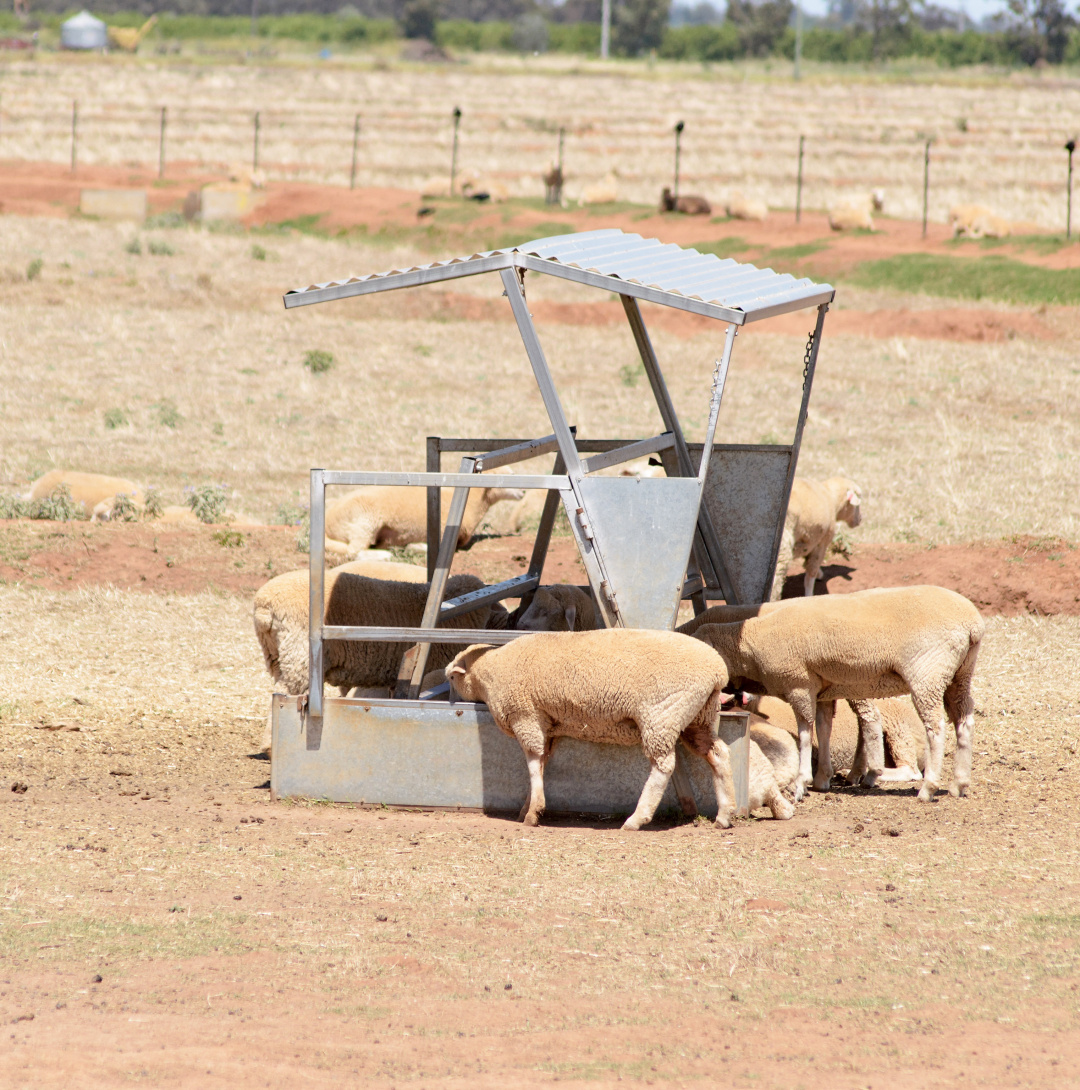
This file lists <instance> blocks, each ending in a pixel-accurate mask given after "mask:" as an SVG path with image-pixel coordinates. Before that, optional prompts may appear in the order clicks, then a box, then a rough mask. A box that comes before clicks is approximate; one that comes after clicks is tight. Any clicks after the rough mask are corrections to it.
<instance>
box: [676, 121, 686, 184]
mask: <svg viewBox="0 0 1080 1090" xmlns="http://www.w3.org/2000/svg"><path fill="white" fill-rule="evenodd" d="M685 128H686V122H685V121H676V122H675V199H676V200H678V199H679V152H680V151H681V150H682V132H683V129H685Z"/></svg>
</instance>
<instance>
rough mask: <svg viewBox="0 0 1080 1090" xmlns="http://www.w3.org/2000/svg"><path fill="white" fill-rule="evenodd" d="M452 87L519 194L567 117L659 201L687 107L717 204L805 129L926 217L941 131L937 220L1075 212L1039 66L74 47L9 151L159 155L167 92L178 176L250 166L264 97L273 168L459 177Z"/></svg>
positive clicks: (123, 158) (624, 183)
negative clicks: (986, 69)
mask: <svg viewBox="0 0 1080 1090" xmlns="http://www.w3.org/2000/svg"><path fill="white" fill-rule="evenodd" d="M74 102H77V103H78V116H77V125H73V108H72V107H73V103H74ZM454 105H459V106H460V107H461V108H462V111H463V116H462V120H461V126H460V137H459V139H460V149H459V158H458V167H459V174H461V175H462V176H464V175H466V174H469V173H472V174H475V175H477V176H479V177H481V178H483V179H485V180H486V181H488V182H497V183H499V184H500V185H501V186H503V187H505V189H506V191H507V192H508V193H509V195H511V196H521V197H526V196H528V197H541V196H542V195H543V192H544V188H543V183H542V180H541V178H542V175H543V173H544V171H545V170H546V169H547V168H548V167H549V165H550V164H551V162H552V161H554V159H555V158H556V156H557V151H558V130H559V129H560V128H564V129H565V133H566V141H565V152H564V156H565V170H566V176H567V181H566V186H565V189H564V192H565V195H566V197H567V199H569V200H571V201H573V200H575V199H577V198H578V197H579V196H580V194H581V192H582V190H583V189H584V188H585V187H587V186H589V185H593V184H595V183H597V182H599V181H601V180H604V179H608V180H609V181H610V182H612V183H613V187H614V191H615V193H616V194H617V197H618V199H620V200H625V201H631V202H635V203H642V204H653V203H655V202H656V201H657V199H658V197H659V194H660V189H661V188H662V187H663V186H664V185H668V184H670V182H671V176H672V171H673V156H674V135H673V127H674V124H675V122H676V121H677V120H684V121H685V126H686V127H685V131H684V133H683V135H682V148H681V156H682V158H681V167H680V175H681V180H680V188H681V190H682V192H684V193H690V192H696V193H701V194H703V195H704V196H706V197H707V198H709V199H710V200H711V201H712V202H713V204H714V207H716V208H718V209H722V207H723V204H724V202H725V200H726V199H727V198H729V197H730V196H732V195H733V194H735V193H740V194H742V195H743V196H746V197H750V198H757V199H761V200H764V201H765V202H766V203H767V204H768V205H769V206H770V207H772V208H794V206H795V203H796V191H795V186H796V176H797V172H798V152H799V138H800V136H803V137H804V138H805V139H804V159H803V168H802V169H803V188H802V207H803V208H804V209H814V208H827V207H829V206H830V205H833V204H835V203H838V202H842V201H844V200H845V199H847V198H849V197H851V196H853V195H855V194H866V193H869V192H870V191H871V190H874V189H882V190H884V191H885V194H886V204H885V211H886V213H887V214H889V215H893V216H897V217H900V218H904V219H912V220H918V219H919V218H920V217H921V216H922V212H923V207H922V200H923V182H924V169H923V168H924V161H923V155H924V146H925V141H926V140H928V139H932V140H933V144H932V152H931V155H932V163H931V168H930V189H929V218H930V220H931V221H932V222H933V221H937V222H941V221H943V220H944V219H945V218H946V215H947V212H948V209H949V207H950V206H952V205H954V204H957V203H973V202H974V203H980V204H985V205H987V206H988V207H990V208H991V209H992V210H993V211H994V212H996V213H997V214H999V215H1001V216H1004V217H1006V218H1008V219H1011V220H1013V221H1021V222H1026V223H1031V224H1032V225H1037V226H1038V227H1041V228H1043V229H1048V230H1064V227H1065V215H1066V177H1067V174H1066V153H1065V151H1064V150H1063V149H1064V144H1065V141H1066V139H1068V138H1069V137H1070V136H1073V135H1074V133H1073V131H1072V129H1070V126H1072V128H1076V127H1077V126H1078V125H1080V87H1071V86H1065V87H1062V86H1060V85H1059V86H1056V87H1050V86H1046V87H1044V86H1041V85H1040V84H1039V83H1038V81H1034V82H1032V83H1030V84H1028V85H1024V86H1021V87H1019V88H1018V87H1015V86H1011V85H1001V86H995V85H991V86H988V87H975V86H967V85H964V84H906V85H905V84H891V83H884V82H882V83H862V84H859V83H854V82H836V83H833V84H820V85H815V84H810V83H804V84H800V85H794V84H791V83H788V82H786V81H780V80H777V81H773V82H766V81H762V82H759V83H752V82H749V81H747V82H746V83H742V84H739V83H731V82H728V83H724V82H722V81H720V80H714V79H704V78H698V79H689V78H688V79H685V80H681V81H676V80H670V79H665V80H659V79H658V80H655V81H650V80H646V79H629V78H625V77H624V78H619V77H609V76H587V77H586V76H577V75H575V74H572V73H569V74H567V75H565V76H562V75H556V76H550V77H541V76H538V75H533V74H528V75H515V74H512V73H498V74H484V73H475V74H474V73H465V72H452V73H445V72H428V71H420V72H416V71H413V72H404V71H393V70H390V71H338V72H327V71H326V70H318V71H307V70H302V71H299V72H296V71H290V70H281V69H273V68H267V69H253V68H246V67H233V68H215V69H208V70H191V69H179V68H176V69H174V68H168V67H162V68H154V67H150V66H148V67H146V68H142V67H135V66H124V67H120V66H116V67H115V68H113V67H110V66H90V65H73V64H67V65H64V66H57V68H56V69H55V70H54V71H51V72H50V71H42V70H41V68H40V66H35V65H33V64H29V63H28V64H25V65H17V64H13V65H9V66H8V68H7V69H6V70H5V71H4V72H3V76H2V78H0V161H2V160H8V161H12V160H15V161H19V160H21V161H34V162H51V163H68V162H69V161H70V159H71V156H72V151H73V142H74V143H76V144H77V149H76V150H77V161H78V163H79V164H82V165H87V166H89V165H101V164H108V165H114V166H131V167H135V166H138V167H152V168H155V169H156V168H157V166H158V162H159V156H160V155H161V151H162V142H161V137H162V123H161V108H162V107H163V106H164V107H167V121H166V125H165V144H164V152H165V155H164V160H165V173H166V175H167V176H168V174H169V173H170V170H171V171H172V172H173V173H174V174H175V175H179V174H181V173H183V171H184V170H185V169H193V168H197V169H204V170H206V171H209V172H214V171H217V170H220V171H224V170H225V169H227V168H229V167H230V166H232V165H241V166H243V165H247V166H250V165H251V164H252V162H253V159H254V153H255V147H254V145H255V117H256V114H258V119H259V121H258V144H259V148H258V162H259V166H260V167H261V168H262V169H263V170H265V172H266V174H267V176H268V178H269V179H271V180H291V181H301V182H315V183H323V184H330V185H340V186H348V185H350V183H351V182H352V181H354V180H355V184H356V185H360V186H393V187H400V188H404V189H413V190H415V189H421V188H424V187H425V185H429V184H430V183H431V181H432V180H433V179H440V178H441V179H448V177H449V173H450V156H451V141H452V136H453V129H452V122H451V110H452V108H453V106H454ZM358 115H359V117H360V119H361V121H360V123H361V131H360V135H359V139H358V140H357V139H356V118H357V116H358ZM354 140H355V141H356V143H355V147H356V158H355V167H354V160H353V149H354Z"/></svg>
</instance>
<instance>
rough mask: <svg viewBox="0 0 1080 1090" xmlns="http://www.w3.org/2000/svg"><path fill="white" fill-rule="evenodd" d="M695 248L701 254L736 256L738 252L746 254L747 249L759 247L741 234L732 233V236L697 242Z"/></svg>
mask: <svg viewBox="0 0 1080 1090" xmlns="http://www.w3.org/2000/svg"><path fill="white" fill-rule="evenodd" d="M694 249H695V250H697V252H698V253H699V254H716V256H717V257H734V256H735V255H736V254H744V253H746V251H747V250H754V249H757V247H756V246H751V245H750V243H749V242H747V241H746V239H744V238H743V237H742V236H741V235H732V236H731V237H730V238H718V239H717V240H716V241H715V242H695V243H694Z"/></svg>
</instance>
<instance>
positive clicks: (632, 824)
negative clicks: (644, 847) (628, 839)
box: [622, 817, 641, 833]
mask: <svg viewBox="0 0 1080 1090" xmlns="http://www.w3.org/2000/svg"><path fill="white" fill-rule="evenodd" d="M622 827H623V829H624V830H625V829H629V830H630V831H631V832H635V833H636V832H637V831H638V830H639V829H640V828H641V823H640V822H637V821H635V820H634V819H633V818H632V817H628V818H627V819H626V820H625V821H624V822H623V826H622Z"/></svg>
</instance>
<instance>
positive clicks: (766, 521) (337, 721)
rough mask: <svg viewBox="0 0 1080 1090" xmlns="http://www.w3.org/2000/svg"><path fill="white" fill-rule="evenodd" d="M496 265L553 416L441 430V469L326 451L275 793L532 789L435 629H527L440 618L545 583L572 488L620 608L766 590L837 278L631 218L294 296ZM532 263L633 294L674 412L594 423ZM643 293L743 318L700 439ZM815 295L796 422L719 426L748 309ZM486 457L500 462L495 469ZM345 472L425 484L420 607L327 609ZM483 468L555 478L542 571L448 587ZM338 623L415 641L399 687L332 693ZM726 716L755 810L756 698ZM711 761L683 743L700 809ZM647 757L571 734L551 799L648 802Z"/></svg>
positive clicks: (720, 365) (574, 516)
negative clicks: (750, 715)
mask: <svg viewBox="0 0 1080 1090" xmlns="http://www.w3.org/2000/svg"><path fill="white" fill-rule="evenodd" d="M490 272H497V273H498V274H499V276H500V278H501V280H502V284H503V287H504V290H505V294H506V296H507V298H508V299H509V303H510V307H511V310H512V313H513V315H514V318H515V321H516V323H517V326H518V330H519V333H520V335H521V338H522V341H523V344H524V347H525V351H526V354H527V357H528V360H529V363H530V365H531V368H532V372H533V376H534V378H535V380H536V383H537V386H538V388H539V392H540V395H541V397H542V399H543V402H544V406H545V409H546V411H547V415H548V418H549V420H550V423H551V427H552V432H551V434H550V435H547V436H544V437H542V438H536V439H523V440H505V439H503V440H496V439H445V438H431V439H429V440H428V451H427V472H424V473H375V472H359V471H344V470H326V469H313V470H312V471H311V554H310V608H309V623H310V633H309V637H310V673H309V678H310V692H309V695H308V698H307V700H306V701H304V700H303V698H301V700H299V701H296V700H291V701H290V700H289V699H288V698H286V697H282V696H275V697H274V706H273V721H274V732H273V772H272V777H271V783H272V787H273V790H274V792H275V794H276V795H278V796H281V795H314V796H318V797H326V798H331V799H336V800H339V801H365V802H385V803H388V804H389V803H393V804H402V805H428V806H476V807H483V808H487V809H512V808H516V807H517V806H518V805H520V802H521V800H522V799H523V798H524V797H525V794H526V792H527V779H526V776H525V768H524V762H523V761H522V759H521V756H520V751H519V750H518V749H517V747H516V746H515V745H514V743H513V742H512V741H511V740H509V739H507V738H505V737H504V736H502V735H501V734H500V733H499V732H498V731H497V730H496V729H495V727H494V723H493V721H492V720H491V717H490V715H488V713H487V710H486V708H484V706H483V705H471V704H464V703H461V702H458V703H451V702H450V701H448V700H440V699H437V694H435V693H433V692H430V691H429V692H425V693H421V691H420V688H421V682H422V679H423V676H424V673H425V668H426V665H427V661H428V654H429V650H430V647H431V645H432V643H434V642H438V643H440V644H444V643H460V644H469V643H492V644H494V643H505V642H508V641H509V640H512V639H515V638H517V637H518V636H519V635H523V634H524V633H521V632H517V631H512V630H511V631H505V630H504V631H491V630H487V629H460V628H459V629H443V628H439V627H438V626H439V624H440V622H441V621H445V620H449V619H451V618H453V617H456V616H458V615H460V614H463V613H467V612H470V611H472V610H474V609H476V608H477V607H479V606H481V605H483V604H490V603H494V602H498V601H501V600H503V599H508V598H515V599H522V600H523V601H524V602H525V603H526V604H527V603H528V601H529V600H530V599H531V596H532V595H533V593H534V592H535V591H536V589H537V587H538V586H539V585H540V582H541V579H542V576H543V569H544V561H545V558H546V555H547V550H548V546H549V543H550V539H551V533H552V528H553V525H554V521H555V516H556V513H557V510H558V506H559V504H560V503H562V505H563V508H564V510H565V512H566V515H567V518H568V520H569V523H570V528H571V532H572V534H573V537H574V540H575V542H576V544H577V547H578V551H579V553H580V556H581V560H582V563H583V565H584V568H585V572H586V575H587V578H588V581H589V588H590V590H591V591H592V595H593V598H594V600H595V602H596V605H597V608H598V612H599V615H600V619H601V622H602V623H603V625H604V626H606V627H609V628H614V627H625V628H657V629H671V628H673V627H674V625H675V621H676V617H677V614H678V610H679V605H680V603H681V602H682V601H683V600H684V599H689V600H691V601H692V602H693V604H694V609H695V612H701V611H702V610H703V609H704V608H705V603H706V600H707V599H710V598H711V599H723V600H725V601H727V602H731V603H746V602H760V601H764V600H766V599H767V598H768V597H769V593H770V591H771V588H772V584H773V577H774V568H775V564H776V558H777V553H778V550H779V546H780V538H781V534H782V532H783V527H784V513H785V510H786V507H787V501H788V496H789V493H790V490H791V483H792V479H793V477H794V474H795V468H796V464H797V461H798V454H799V445H800V442H801V438H802V431H803V427H804V424H805V421H806V414H807V408H808V404H809V397H810V390H811V386H812V383H813V375H814V366H815V363H816V359H817V352H818V347H819V345H820V342H821V335H822V327H823V323H824V318H825V312H826V310H827V309H828V306H829V303H830V302H831V301H832V299H833V295H834V292H833V289H832V288H831V287H830V286H829V285H819V284H814V283H812V282H811V281H809V280H805V279H803V280H796V279H795V278H794V277H792V276H788V275H780V274H777V273H775V272H773V271H772V270H771V269H757V268H755V267H754V266H752V265H745V264H740V263H738V262H735V261H733V260H731V259H725V260H721V259H719V258H717V257H715V256H714V255H710V254H699V253H698V252H697V251H695V250H685V249H682V248H680V247H678V246H675V245H662V244H661V243H659V242H658V241H656V240H651V239H643V238H641V237H640V236H638V235H630V234H624V233H623V232H622V231H619V230H601V231H591V232H586V233H584V234H577V235H566V236H557V237H553V238H547V239H540V240H537V241H535V242H531V243H528V244H525V245H523V246H519V247H515V248H512V249H506V250H496V251H492V252H489V253H483V254H476V255H473V256H471V257H466V258H460V259H455V260H452V261H445V262H437V263H435V264H432V265H427V266H422V267H415V268H411V269H404V270H395V271H392V272H388V273H381V274H375V275H371V276H364V277H352V278H349V279H347V280H341V281H336V282H330V283H325V284H315V285H312V286H310V287H308V288H305V289H302V290H299V291H294V292H290V293H288V294H287V295H286V296H285V305H286V307H289V308H292V307H296V306H303V305H307V304H311V303H322V302H329V301H332V300H336V299H343V298H348V297H351V296H357V295H367V294H372V293H375V292H381V291H387V290H393V289H397V288H404V287H413V286H418V285H422V284H430V283H438V282H441V281H445V280H449V279H454V278H457V277H462V276H473V275H477V274H481V273H490ZM529 272H535V273H544V274H547V275H553V276H557V277H561V278H563V279H567V280H571V281H575V282H577V283H579V284H583V285H586V286H589V287H594V288H600V289H602V290H606V291H612V292H615V293H616V294H618V296H619V298H620V300H621V301H622V305H623V308H624V310H625V313H626V316H627V320H628V322H629V325H630V329H631V331H632V333H633V336H634V340H635V343H636V345H637V349H638V352H639V354H640V356H641V360H642V364H643V366H644V369H645V373H646V375H647V376H648V379H649V384H650V387H651V390H652V394H653V397H654V399H655V401H656V405H657V408H658V410H659V413H660V417H661V420H662V421H663V424H664V428H665V431H664V432H663V433H662V434H660V435H656V436H652V437H648V438H644V439H640V440H625V439H616V440H600V441H598V440H591V441H590V440H584V439H580V440H579V439H578V438H577V436H576V431H575V429H574V428H572V427H571V426H570V424H569V422H568V421H567V418H566V415H565V412H564V410H563V406H562V402H561V399H560V397H559V394H558V391H557V390H556V388H555V383H554V380H553V378H552V373H551V370H550V368H549V366H548V363H547V360H546V357H545V355H544V351H543V348H542V346H541V344H540V339H539V336H538V334H537V331H536V328H535V326H534V325H533V321H532V317H531V315H530V314H529V310H528V307H527V305H526V299H525V277H526V274H527V273H529ZM639 300H646V301H648V302H651V303H659V304H661V305H666V306H672V307H677V308H678V309H681V310H685V311H690V312H691V313H695V314H701V315H705V316H708V317H713V318H716V319H718V320H720V321H722V322H724V323H726V331H725V336H724V341H723V348H722V351H721V355H720V359H719V361H718V362H717V364H716V368H715V370H714V374H713V382H712V390H711V396H710V403H709V414H708V423H707V426H706V429H705V436H704V442H702V443H700V444H692V443H688V442H687V440H686V436H685V434H684V431H683V428H682V426H681V423H680V421H679V418H678V415H677V413H676V411H675V406H674V403H673V401H672V398H671V396H670V394H669V392H668V388H667V384H666V381H665V379H664V375H663V372H662V370H661V367H660V362H659V359H658V357H657V355H656V352H655V351H654V349H653V345H652V342H651V340H650V338H649V334H648V331H647V329H646V326H645V322H644V319H643V317H642V313H641V309H640V307H639V305H638V301H639ZM809 307H815V308H816V310H817V315H816V322H815V324H814V328H813V330H812V331H811V333H810V335H809V338H808V341H807V346H806V352H805V355H804V357H803V360H802V361H801V362H802V364H803V382H802V390H801V399H800V404H799V408H798V416H797V422H796V425H795V432H794V436H793V437H792V440H791V442H790V443H787V444H717V443H714V438H715V432H716V426H717V418H718V414H719V410H720V404H721V399H722V397H723V391H724V385H725V382H726V378H727V374H728V369H729V366H730V363H731V357H732V350H733V347H734V343H735V337H736V333H737V331H738V329H739V327H740V326H742V325H744V324H746V323H747V322H751V321H758V320H762V319H765V318H768V317H771V316H774V315H778V314H785V313H788V312H791V311H795V310H800V309H805V308H809ZM444 453H460V454H464V455H465V456H464V457H463V458H462V461H461V465H460V467H459V469H458V471H457V472H456V473H451V472H443V471H442V455H443V454H444ZM546 454H553V455H554V463H553V465H552V469H551V472H550V473H548V474H528V475H526V474H505V473H504V474H500V473H499V472H498V471H499V470H500V469H502V468H504V467H506V466H510V465H513V464H515V463H518V462H522V461H525V460H527V459H532V458H536V457H539V456H542V455H546ZM650 454H655V455H658V456H659V457H660V458H661V460H662V462H663V464H664V468H665V471H666V476H664V477H658V478H638V477H612V476H598V475H597V474H598V473H599V472H600V471H601V470H604V469H608V468H611V467H613V466H616V465H619V464H621V463H625V462H627V461H630V460H632V459H636V458H640V457H643V456H645V455H650ZM586 456H587V457H586ZM481 472H484V476H483V477H479V476H478V474H480V473H481ZM333 485H352V486H365V485H406V486H412V487H421V488H427V490H428V509H427V510H428V575H429V578H430V589H429V593H428V597H427V602H426V606H425V610H424V615H423V619H422V621H421V624H420V626H419V627H416V628H412V627H393V626H386V627H375V626H348V625H326V624H324V620H323V619H324V563H325V511H326V488H327V486H333ZM474 487H494V488H498V487H507V488H521V489H539V490H543V491H545V492H546V493H547V496H546V499H545V504H544V508H543V513H542V515H541V518H540V524H539V527H538V529H537V532H536V539H535V542H534V545H533V551H532V556H531V559H530V562H529V567H528V571H527V572H526V573H525V574H523V575H516V576H513V577H511V578H508V579H505V580H503V581H500V582H498V583H495V584H494V585H492V586H488V587H485V588H483V589H482V590H478V591H475V592H472V593H470V594H466V595H462V596H460V597H458V598H452V599H449V600H446V599H445V591H446V586H447V581H448V579H449V575H450V569H451V565H452V563H453V560H454V554H455V551H456V547H457V541H458V534H459V531H460V527H461V523H462V519H463V516H464V513H465V505H466V502H467V500H468V496H469V491H470V489H471V488H474ZM443 488H451V489H453V495H452V498H451V500H450V503H449V505H448V510H447V512H446V521H445V526H444V527H443V528H442V530H441V532H440V522H441V518H442V503H441V489H443ZM436 634H437V636H438V638H437V640H436V639H435V636H436ZM326 640H360V641H379V642H396V643H407V644H411V645H413V646H412V648H411V649H410V650H409V651H408V652H407V653H406V654H405V655H404V656H403V658H402V663H401V669H400V672H399V675H398V680H397V686H396V689H395V691H394V694H393V696H392V697H387V698H385V699H382V698H379V699H374V698H364V699H363V700H355V699H345V698H343V699H340V700H336V699H331V700H325V699H324V694H323V684H324V676H325V667H324V641H326ZM718 729H719V730H720V731H721V733H722V735H724V736H725V738H726V740H729V741H730V742H731V743H732V744H733V750H732V758H733V761H732V765H733V771H734V773H735V787H736V798H737V801H738V803H739V806H740V808H742V809H744V810H745V807H746V799H747V782H748V779H747V748H746V740H745V734H746V716H745V715H744V714H742V713H726V714H725V715H723V716H721V723H720V724H719V725H718ZM615 751H618V752H615ZM436 754H437V759H436V758H435V755H436ZM697 764H701V762H692V763H691V764H690V765H689V766H688V765H687V763H686V760H685V757H680V765H679V769H678V771H677V775H676V777H675V779H674V788H675V791H674V794H675V796H676V797H677V799H678V802H679V804H680V805H681V807H682V808H683V810H684V811H686V810H690V809H691V808H695V810H696V801H695V799H694V794H695V791H694V783H693V781H694V779H695V776H694V773H695V772H697V773H699V774H700V775H701V785H700V786H701V788H702V790H700V791H698V792H697V793H698V796H699V797H701V798H707V797H708V791H707V790H706V789H705V777H704V773H703V769H697V768H695V767H694V766H696V765H697ZM639 765H640V766H641V767H639ZM643 767H644V759H643V758H642V757H641V755H640V754H639V753H637V752H634V753H628V752H624V751H620V750H619V747H612V746H599V745H594V744H591V743H585V742H576V743H575V742H572V741H570V740H567V741H566V742H565V743H564V744H563V745H561V746H560V747H559V750H558V752H557V753H556V754H555V755H554V756H553V758H552V762H551V765H550V766H549V771H548V774H547V778H548V780H549V781H550V790H549V792H548V794H549V800H550V805H551V807H552V808H553V809H563V810H573V811H592V812H611V811H618V810H620V809H624V808H629V809H632V808H633V800H634V799H635V798H636V796H637V793H638V790H639V785H640V782H641V779H640V776H641V775H643V774H644V773H643ZM635 781H636V783H635ZM672 801H674V800H672Z"/></svg>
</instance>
